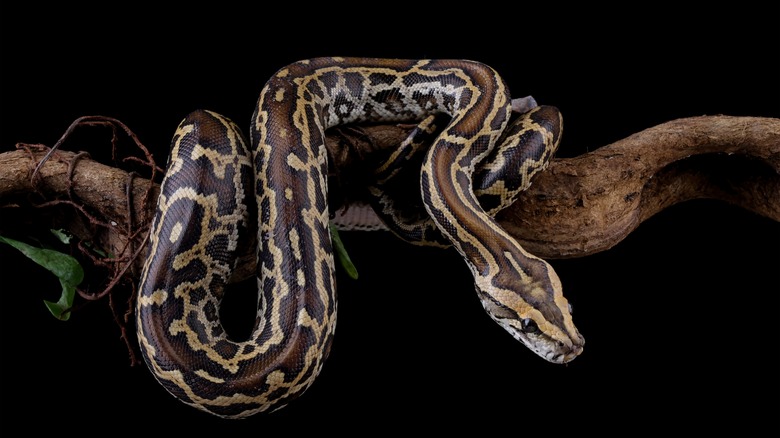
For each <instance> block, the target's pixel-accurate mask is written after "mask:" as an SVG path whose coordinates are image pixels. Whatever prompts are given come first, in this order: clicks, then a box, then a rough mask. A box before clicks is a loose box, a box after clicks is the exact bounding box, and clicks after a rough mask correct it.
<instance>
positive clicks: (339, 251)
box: [330, 223, 358, 280]
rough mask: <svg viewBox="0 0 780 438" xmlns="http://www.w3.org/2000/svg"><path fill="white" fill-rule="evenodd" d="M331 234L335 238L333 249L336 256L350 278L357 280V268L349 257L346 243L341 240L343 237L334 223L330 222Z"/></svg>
mask: <svg viewBox="0 0 780 438" xmlns="http://www.w3.org/2000/svg"><path fill="white" fill-rule="evenodd" d="M330 235H331V238H332V239H333V249H334V251H335V252H336V257H337V258H338V259H339V263H341V267H343V268H344V271H346V272H347V275H349V278H351V279H353V280H357V278H358V272H357V269H356V268H355V265H354V264H352V260H351V259H350V258H349V254H347V249H346V248H344V243H343V242H342V241H341V237H339V231H338V230H337V229H336V226H335V225H333V224H332V223H331V224H330Z"/></svg>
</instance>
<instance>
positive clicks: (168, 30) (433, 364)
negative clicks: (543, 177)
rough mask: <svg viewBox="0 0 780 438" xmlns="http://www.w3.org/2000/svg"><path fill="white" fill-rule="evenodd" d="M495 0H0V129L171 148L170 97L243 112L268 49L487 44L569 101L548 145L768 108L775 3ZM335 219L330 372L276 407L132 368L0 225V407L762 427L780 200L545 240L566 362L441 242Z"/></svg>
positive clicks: (270, 423)
mask: <svg viewBox="0 0 780 438" xmlns="http://www.w3.org/2000/svg"><path fill="white" fill-rule="evenodd" d="M770 3H771V2H766V3H765V4H767V5H769V4H770ZM512 5H513V6H512V8H513V9H511V10H509V9H506V10H505V9H503V8H499V7H498V6H489V5H487V4H481V3H478V4H476V5H461V6H459V5H456V4H454V3H452V4H450V3H445V2H441V3H439V5H438V6H435V7H430V8H422V7H421V5H419V4H415V3H412V4H397V5H390V4H385V5H380V4H377V5H372V6H363V7H361V8H359V9H357V10H356V9H355V8H350V9H339V7H337V6H335V5H329V6H327V7H321V8H320V7H318V8H315V9H316V10H310V8H309V7H308V6H305V5H303V4H292V3H290V5H289V6H287V7H284V6H276V7H274V8H271V9H269V10H267V11H263V10H262V9H260V8H262V6H258V5H253V6H252V7H251V8H252V9H245V8H235V7H232V6H230V5H229V4H228V3H226V2H217V3H215V4H213V5H211V6H208V7H195V6H191V5H188V6H181V7H179V8H176V7H171V9H170V10H169V11H168V12H164V11H162V10H159V9H157V8H145V7H141V6H139V5H137V4H134V5H133V6H129V5H128V6H127V8H126V9H117V10H115V11H112V10H110V8H107V6H104V5H95V6H92V7H73V6H68V7H67V8H65V7H59V6H58V7H54V6H46V7H45V8H44V7H43V6H41V7H40V8H38V7H31V8H29V9H27V10H25V9H24V8H21V9H15V10H14V11H11V10H9V9H8V6H7V4H3V6H2V8H3V10H2V14H0V16H2V18H1V19H2V23H0V26H2V39H1V40H0V43H1V44H2V52H0V66H1V67H2V68H1V69H0V73H1V74H2V81H1V84H2V88H1V90H2V95H1V96H0V104H1V105H2V112H3V114H2V121H0V126H1V127H2V129H1V130H0V147H1V148H2V150H3V151H5V150H11V149H12V148H13V147H14V144H15V143H16V142H28V143H36V142H40V143H46V144H49V145H51V144H53V143H54V142H55V141H56V140H57V139H58V138H59V136H60V134H61V133H62V131H63V130H64V129H65V128H66V127H67V126H68V125H69V124H70V122H71V121H73V120H74V119H75V118H77V117H79V116H83V115H92V114H101V115H106V116H112V117H116V118H118V119H120V120H122V121H123V122H125V123H126V124H127V125H129V126H130V128H131V129H133V130H134V131H135V132H136V134H137V135H138V136H139V137H140V139H141V140H142V141H143V142H144V143H145V144H146V145H147V146H149V147H150V148H152V149H153V150H154V151H155V157H156V159H157V161H158V163H159V164H160V165H164V162H165V157H166V154H167V148H168V144H169V142H170V138H171V136H172V134H173V131H174V130H175V127H176V125H177V124H178V123H179V121H180V120H181V119H182V118H183V117H184V115H186V114H187V113H188V112H190V111H192V110H194V109H196V108H208V109H212V110H215V111H218V112H221V113H223V114H225V115H227V116H228V117H231V118H233V119H234V120H236V121H237V122H238V123H239V124H241V125H242V126H245V125H248V123H249V118H250V116H251V114H252V110H253V106H254V104H255V102H256V99H257V95H258V93H259V91H260V89H261V87H262V85H263V83H264V81H265V80H266V79H267V78H268V77H269V76H270V75H271V74H272V73H273V72H274V71H276V70H277V69H278V68H280V67H282V66H284V65H286V64H288V63H290V62H293V61H296V60H298V59H302V58H309V57H314V56H331V55H344V56H378V57H402V58H467V59H474V60H479V61H482V62H484V63H486V64H488V65H491V66H493V67H494V68H496V69H497V70H498V71H499V72H500V73H501V74H502V75H503V76H504V77H505V79H506V80H507V82H508V84H509V86H510V89H511V90H512V91H513V95H515V96H524V95H528V94H532V95H534V97H535V98H536V99H537V100H538V101H539V102H541V103H544V104H550V105H555V106H557V107H558V108H559V109H560V110H561V111H562V112H563V116H564V120H565V129H564V136H563V142H562V145H561V149H560V153H559V155H561V156H575V155H579V154H581V153H584V152H587V151H588V150H593V149H596V148H598V147H600V146H604V145H606V144H609V143H611V142H613V141H616V140H619V139H621V138H624V137H626V136H628V135H630V134H632V133H634V132H637V131H640V130H642V129H645V128H648V127H651V126H654V125H656V124H660V123H663V122H665V121H669V120H672V119H676V118H680V117H689V116H699V115H705V114H708V115H713V114H728V115H735V116H768V117H779V116H780V85H779V83H778V78H780V68H778V61H779V60H780V59H779V58H780V39H779V38H780V37H778V33H777V27H778V19H779V18H780V9H779V8H778V6H777V4H774V5H772V6H762V7H757V6H755V5H751V4H750V3H749V2H738V3H736V4H724V5H722V6H715V5H713V4H708V5H707V6H706V8H704V7H702V8H699V9H695V8H693V9H691V10H690V11H683V10H681V9H679V8H678V7H675V6H671V5H664V4H660V3H653V4H649V3H648V4H647V5H645V6H642V5H636V6H632V7H631V8H633V9H630V10H628V9H623V8H621V7H615V6H613V7H601V6H596V5H591V4H588V5H587V6H586V5H580V6H576V7H571V6H566V7H564V6H563V5H562V4H548V5H546V6H544V5H536V6H534V5H528V4H517V5H516V4H515V3H512ZM166 7H167V6H166ZM247 8H249V6H247ZM256 8H257V9H256ZM328 8H330V9H329V10H328ZM364 8H369V9H368V10H360V9H364ZM499 9H500V10H499ZM350 14H352V15H350ZM65 148H66V149H68V147H67V146H66V147H65ZM72 148H73V149H78V145H72ZM98 155H99V154H98ZM343 239H344V240H345V243H346V245H347V248H348V249H349V250H350V253H351V255H352V258H353V260H355V262H356V264H357V267H358V269H359V271H360V279H359V280H358V281H352V280H349V279H347V278H346V277H345V276H343V275H341V274H339V275H340V276H339V279H338V280H339V316H338V329H337V332H336V338H335V343H334V346H333V351H332V353H331V357H330V358H329V360H328V361H327V363H326V365H325V367H324V370H323V372H322V374H321V375H320V377H319V378H318V379H317V381H316V382H315V384H314V385H313V386H312V387H311V388H310V389H309V390H308V391H307V392H306V394H305V395H304V396H303V397H302V398H300V399H299V400H297V401H295V402H294V403H293V404H291V405H290V406H288V407H286V408H285V409H283V410H281V411H279V412H276V413H273V414H271V415H260V416H257V417H253V418H251V419H248V420H243V421H238V422H233V421H225V420H220V419H216V418H212V417H209V416H207V415H206V414H202V413H200V412H198V411H195V410H194V409H192V408H190V407H188V406H185V405H183V404H181V403H179V402H177V401H175V400H174V399H173V398H172V397H170V396H169V395H168V394H167V393H165V391H164V390H163V389H162V387H161V386H159V385H158V384H157V383H156V382H155V381H154V379H153V378H152V375H151V374H150V373H149V372H148V371H147V369H146V368H145V367H144V366H137V367H130V366H129V364H128V359H127V352H126V350H125V346H124V344H123V343H122V341H121V340H120V339H119V331H118V329H117V328H116V326H115V325H114V324H113V321H112V319H111V315H110V312H109V310H108V308H107V305H106V303H105V302H99V303H96V304H93V305H90V306H87V307H85V308H83V309H82V310H81V311H80V312H79V313H77V314H75V315H74V316H73V317H72V318H71V321H70V322H67V323H62V322H58V321H55V320H53V318H51V317H50V316H49V314H48V312H47V310H46V309H45V308H44V306H43V305H42V303H41V300H42V299H43V298H47V299H55V298H56V296H57V293H58V292H57V291H58V289H59V287H58V285H57V283H56V281H54V280H51V281H48V279H47V278H46V274H45V273H43V272H42V271H40V270H37V268H36V267H35V265H33V264H32V263H31V262H29V261H27V260H22V259H21V258H20V257H19V256H18V255H17V254H16V253H14V252H12V251H10V250H8V249H7V248H6V247H4V246H3V247H0V255H1V256H2V258H1V259H0V270H2V274H3V275H2V277H3V280H2V283H0V288H2V294H1V295H0V296H2V299H3V304H2V312H1V313H0V319H1V320H2V330H1V331H0V339H2V347H0V358H2V373H0V381H1V382H2V388H1V389H0V394H1V396H2V402H3V403H2V404H3V409H2V410H0V418H2V428H3V430H4V431H7V430H9V429H10V428H11V427H15V426H22V427H24V428H25V430H29V431H44V430H47V431H62V430H69V429H76V430H78V431H79V432H80V433H84V434H88V435H89V434H92V433H95V434H97V433H100V434H103V433H105V432H109V431H116V430H122V429H124V430H126V431H127V432H128V433H145V431H157V432H160V433H163V432H178V433H181V434H186V433H191V432H201V434H205V433H206V432H211V431H212V430H220V431H221V432H228V433H230V432H233V431H239V430H241V431H242V432H246V431H257V433H266V432H268V433H270V432H277V431H288V432H290V431H296V430H298V429H296V428H299V427H300V428H304V429H307V430H311V431H334V432H337V433H338V432H344V431H354V432H365V433H372V434H373V433H376V432H380V431H385V432H401V431H404V432H405V431H407V430H408V431H425V430H429V431H437V432H447V431H454V430H459V429H461V428H464V427H466V426H472V427H474V429H469V430H474V431H478V432H480V433H482V432H483V431H484V433H486V434H492V433H505V432H516V433H537V431H540V432H545V433H552V434H554V435H557V434H575V433H578V432H580V431H588V430H593V431H602V432H625V433H634V432H636V431H647V432H699V433H701V432H706V431H728V430H731V429H734V430H739V431H740V432H741V435H750V434H751V432H752V431H757V430H767V428H768V430H774V431H777V430H778V429H780V427H779V426H778V425H779V424H780V418H779V417H780V406H779V404H778V402H779V401H780V372H778V360H777V351H778V347H779V346H780V345H778V335H780V329H779V328H778V316H777V311H778V308H779V304H780V274H778V272H780V226H778V223H776V222H773V221H771V220H769V219H766V218H763V217H759V216H757V215H755V214H752V213H749V212H746V211H743V210H739V209H736V208H734V207H731V206H729V205H725V204H722V203H719V202H715V201H691V202H688V203H684V204H680V205H677V206H674V207H672V208H669V209H668V210H666V211H664V212H662V213H660V214H658V215H657V216H655V217H653V218H651V219H650V220H648V221H647V222H645V223H644V224H642V225H641V226H640V227H639V228H638V229H637V230H636V231H635V232H634V233H632V234H631V235H630V236H629V237H628V238H627V239H625V240H624V241H623V242H621V243H620V244H618V245H617V246H616V247H614V248H613V249H611V250H609V251H605V252H603V253H600V254H597V255H593V256H590V257H585V258H580V259H572V260H553V261H552V264H553V266H554V267H555V268H556V269H557V271H558V273H559V275H560V277H561V279H562V281H563V285H564V289H565V294H566V295H567V297H569V299H570V300H571V301H572V302H573V303H574V306H575V314H574V318H575V322H576V323H577V324H578V326H579V328H580V331H581V332H582V333H583V335H584V336H585V338H586V339H587V344H586V348H585V352H584V353H583V354H582V355H581V356H580V357H579V358H577V359H576V360H575V361H573V362H572V363H570V364H569V365H568V366H556V365H552V364H549V363H546V362H544V361H543V360H541V359H539V358H538V357H536V356H535V355H533V354H532V353H531V352H530V351H528V350H527V349H526V348H525V347H523V346H521V345H520V344H518V343H517V342H516V341H515V340H514V339H512V338H511V337H510V336H509V335H507V334H506V333H505V332H504V331H503V329H501V328H500V327H498V326H497V325H496V324H495V323H493V322H492V321H491V320H490V319H489V318H488V316H487V315H486V314H485V313H484V311H483V310H482V308H481V305H480V303H479V301H478V300H477V297H476V294H475V293H474V291H473V287H472V279H471V277H470V275H469V273H468V272H467V269H466V266H465V264H464V263H463V262H462V261H461V260H459V259H458V257H457V255H456V254H455V253H454V252H453V251H443V250H437V249H426V248H416V247H411V246H408V245H406V244H404V243H402V242H400V241H397V240H395V239H394V238H392V237H390V236H388V235H384V234H365V233H363V234H360V233H346V234H344V235H343ZM412 420H414V421H412ZM4 433H5V432H4Z"/></svg>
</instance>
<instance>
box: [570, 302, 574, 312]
mask: <svg viewBox="0 0 780 438" xmlns="http://www.w3.org/2000/svg"><path fill="white" fill-rule="evenodd" d="M569 313H574V306H572V305H571V303H569Z"/></svg>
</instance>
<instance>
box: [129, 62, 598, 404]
mask: <svg viewBox="0 0 780 438" xmlns="http://www.w3.org/2000/svg"><path fill="white" fill-rule="evenodd" d="M511 111H512V110H511V102H510V99H509V92H508V90H507V87H506V85H505V84H504V82H503V80H502V79H501V78H500V76H499V75H498V74H497V73H496V72H495V71H494V70H493V69H491V68H490V67H488V66H486V65H484V64H481V63H478V62H473V61H463V60H396V59H374V58H316V59H311V60H304V61H300V62H297V63H294V64H291V65H289V66H286V67H284V68H282V69H280V70H279V71H278V72H277V73H276V74H274V75H273V77H272V78H271V79H270V80H269V81H268V82H267V83H266V84H265V86H264V88H263V90H262V91H261V94H260V97H259V99H258V103H257V106H256V109H255V113H254V115H253V118H252V124H251V126H250V139H251V149H249V148H247V147H246V143H245V141H244V139H243V137H242V134H241V132H240V130H239V128H238V127H237V126H235V125H234V124H233V123H232V122H231V121H229V120H227V119H226V118H224V117H222V116H220V115H218V114H216V113H211V112H208V111H196V112H194V113H192V114H190V115H189V116H188V117H187V118H186V119H185V120H184V121H183V122H182V123H181V124H180V126H179V128H178V130H177V132H176V134H175V135H174V139H173V142H172V151H171V155H170V157H169V162H168V170H167V171H166V175H165V178H164V180H163V183H162V186H161V193H160V196H159V198H158V204H157V211H156V214H155V217H154V220H153V222H152V227H151V231H150V240H149V255H148V258H147V260H146V263H145V265H144V269H143V272H142V276H141V284H140V287H139V294H138V300H137V303H138V304H137V307H136V315H137V326H138V338H139V342H140V345H141V350H142V354H143V357H144V359H145V361H146V363H147V365H148V366H149V368H150V369H151V371H152V373H153V374H154V376H155V377H156V379H157V380H158V381H159V382H160V383H161V384H162V385H163V386H164V387H165V389H166V390H168V391H169V392H170V393H171V394H173V395H174V396H175V397H176V398H178V399H179V400H181V401H182V402H184V403H187V404H190V405H192V406H194V407H196V408H198V409H201V410H204V411H207V412H209V413H211V414H214V415H218V416H221V417H226V418H241V417H246V416H249V415H253V414H255V413H258V412H264V411H270V410H274V409H277V408H280V407H282V406H285V405H286V404H287V403H288V402H290V401H291V400H293V399H295V398H296V397H298V396H300V395H301V394H302V393H303V392H304V391H305V390H306V389H307V388H308V387H309V386H310V385H311V384H312V382H313V381H314V379H315V378H316V376H317V375H318V374H319V372H320V370H321V369H322V365H323V363H324V361H325V360H326V358H327V356H328V353H329V351H330V347H331V343H332V339H333V333H334V330H335V325H336V307H337V304H336V289H335V274H334V261H333V252H332V247H331V240H330V233H329V226H328V222H329V212H328V204H327V153H326V149H325V130H327V129H328V128H331V127H333V126H336V125H341V124H348V123H358V122H419V121H422V120H424V119H426V118H427V117H429V116H431V115H433V114H440V113H443V114H446V115H448V116H449V122H448V123H447V125H446V127H445V128H444V130H443V131H442V132H441V133H440V134H439V135H438V136H437V137H436V139H435V141H434V144H433V145H432V146H431V147H430V148H429V149H428V150H427V152H426V153H425V156H424V159H423V164H422V171H421V172H420V182H421V199H422V202H423V204H424V207H425V210H426V212H427V214H428V215H429V216H430V219H431V221H432V222H433V224H435V227H436V228H437V230H438V231H439V232H440V233H441V235H443V236H444V237H445V238H446V239H447V240H448V241H449V242H450V243H451V244H452V245H453V246H454V247H455V249H456V250H457V251H458V252H459V253H460V254H461V255H462V256H463V258H464V260H466V263H467V265H468V266H469V268H470V270H471V272H472V273H473V275H474V279H475V285H476V288H477V293H478V296H479V298H480V300H481V302H482V304H483V307H484V308H485V309H486V310H487V312H488V314H489V315H490V316H491V317H492V318H493V319H494V320H495V321H496V322H498V323H499V324H500V325H501V326H502V327H504V328H505V329H506V330H507V331H508V332H509V333H510V334H512V335H513V336H514V337H515V338H517V339H518V340H520V341H521V342H523V343H524V344H525V345H526V346H528V347H529V348H530V349H531V350H532V351H534V352H535V353H537V354H539V355H540V356H542V357H544V358H545V359H547V360H549V361H551V362H555V363H563V362H568V361H570V360H572V359H573V358H574V357H576V356H577V355H578V354H579V353H580V352H581V351H582V345H583V343H584V340H583V339H582V337H581V336H580V334H579V332H578V331H577V329H576V327H575V326H574V325H573V322H572V319H571V314H570V308H569V306H568V302H567V301H566V299H565V298H564V297H563V295H562V293H561V285H560V281H559V280H558V277H557V276H556V275H555V272H554V271H553V270H552V268H551V267H550V266H549V265H548V264H547V263H546V262H544V261H543V260H541V259H539V258H537V257H534V256H533V255H531V254H529V253H527V252H526V251H525V250H523V249H522V248H521V247H520V246H519V245H518V244H517V242H516V241H515V240H514V239H513V238H512V237H511V236H509V235H508V234H507V233H506V232H505V231H503V230H502V229H501V228H500V227H499V226H498V224H497V223H496V222H495V221H494V220H493V219H492V217H491V216H490V214H488V212H486V211H485V209H484V208H483V206H482V205H480V200H483V202H484V200H485V199H490V198H491V197H504V198H506V197H510V198H511V196H512V194H513V193H516V192H517V191H518V190H519V189H518V187H520V186H521V185H523V184H525V185H527V183H525V182H524V183H523V184H516V183H511V180H512V178H511V177H502V176H501V174H502V173H503V172H505V171H506V169H507V165H506V163H507V162H508V161H509V160H508V158H507V157H509V156H511V155H514V156H516V157H520V158H519V159H518V158H515V159H514V161H513V163H515V164H516V165H513V166H509V167H517V168H518V169H516V170H518V171H520V172H524V173H525V174H526V175H530V174H532V173H534V172H535V171H538V170H539V169H541V168H543V166H544V165H545V164H546V160H547V159H549V156H550V155H551V149H554V147H555V146H557V138H556V139H552V137H557V134H555V135H552V136H551V135H546V134H545V135H543V137H545V138H547V140H545V141H544V142H543V143H542V145H543V147H542V148H541V150H540V151H539V152H538V153H533V154H530V155H528V154H526V155H523V154H519V155H518V154H516V153H515V152H513V151H517V150H521V149H522V148H523V147H524V144H525V143H526V142H525V141H524V137H523V135H525V134H524V133H528V132H536V131H539V129H537V127H533V126H532V127H526V128H523V129H516V130H515V131H516V133H514V134H510V135H507V132H509V131H511V130H512V128H510V129H509V130H507V125H508V124H509V119H510V115H511ZM529 120H530V119H529ZM524 123H525V122H524ZM528 123H530V122H528ZM534 126H536V125H534ZM537 137H538V136H537ZM548 140H549V141H548ZM501 143H503V144H504V146H507V145H508V147H506V148H503V149H501V148H500V146H502V145H501ZM497 145H498V146H499V147H498V148H497ZM497 151H501V152H497ZM504 151H508V152H504ZM475 173H478V174H479V175H478V183H477V184H476V185H475V183H474V175H475ZM524 181H525V180H524ZM475 191H476V192H479V193H480V198H479V199H477V195H476V194H475ZM251 196H254V197H255V199H254V202H252V200H251V199H248V197H251ZM253 217H256V218H255V219H253ZM253 235H256V238H253V237H252V236H253ZM255 240H256V243H257V283H258V290H259V292H258V312H257V318H256V322H255V325H254V329H253V332H252V334H251V335H250V336H249V338H248V339H246V340H243V341H236V340H232V339H230V338H229V337H228V336H227V334H226V333H225V330H224V329H223V327H222V324H221V322H220V319H219V306H220V301H221V299H222V297H223V295H224V288H225V284H226V283H227V281H228V279H229V278H230V275H231V273H232V270H233V269H234V267H235V264H236V255H237V254H240V253H241V251H242V248H243V247H244V246H246V245H247V244H248V243H249V242H253V241H255Z"/></svg>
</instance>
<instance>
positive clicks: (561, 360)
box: [542, 345, 583, 364]
mask: <svg viewBox="0 0 780 438" xmlns="http://www.w3.org/2000/svg"><path fill="white" fill-rule="evenodd" d="M582 350H583V347H582V346H581V345H573V346H572V347H571V349H569V350H568V351H563V352H555V351H550V352H548V353H547V354H546V355H543V356H542V357H544V358H545V359H546V360H547V361H549V362H552V363H557V364H565V363H568V362H571V361H572V360H574V359H575V358H576V357H577V356H579V355H580V353H582Z"/></svg>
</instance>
